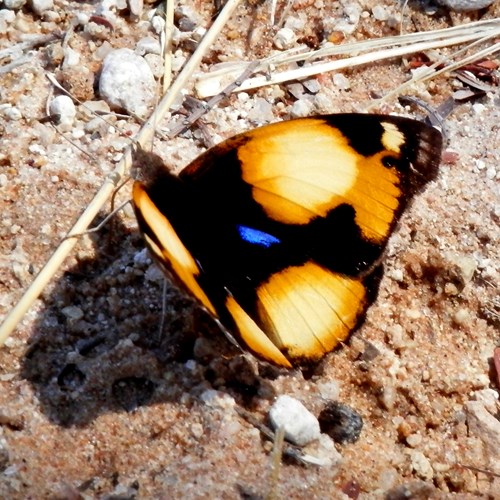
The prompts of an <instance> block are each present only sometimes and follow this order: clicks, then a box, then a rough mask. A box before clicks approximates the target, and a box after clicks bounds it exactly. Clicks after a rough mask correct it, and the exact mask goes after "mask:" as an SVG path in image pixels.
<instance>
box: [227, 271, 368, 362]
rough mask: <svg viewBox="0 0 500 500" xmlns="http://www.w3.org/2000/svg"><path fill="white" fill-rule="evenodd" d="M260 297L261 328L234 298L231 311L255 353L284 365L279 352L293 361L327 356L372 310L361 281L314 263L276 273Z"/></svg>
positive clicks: (259, 290) (260, 291)
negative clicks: (363, 316) (367, 311)
mask: <svg viewBox="0 0 500 500" xmlns="http://www.w3.org/2000/svg"><path fill="white" fill-rule="evenodd" d="M257 297H258V300H257V306H258V317H259V318H260V320H261V327H259V326H258V325H257V324H256V323H255V322H254V321H253V320H252V319H251V318H250V317H249V316H248V315H247V314H246V313H245V312H244V311H243V310H242V308H241V307H240V306H239V305H238V304H237V303H236V301H235V300H234V299H233V298H232V297H231V298H230V300H228V303H227V307H228V310H229V312H230V313H231V315H232V317H233V319H234V321H235V323H236V325H237V326H238V329H239V331H240V334H241V336H242V338H243V339H244V340H245V342H246V343H247V344H248V345H249V346H250V347H251V349H252V350H253V351H254V352H256V353H257V354H259V355H261V356H262V357H264V358H266V359H268V360H271V361H273V362H274V363H277V364H281V365H282V364H283V362H282V361H281V359H280V358H279V357H278V355H277V353H276V351H277V352H278V353H280V354H281V353H284V354H285V356H287V357H288V358H289V359H293V360H297V359H303V360H307V361H315V360H318V359H320V358H322V357H323V356H324V355H325V354H326V353H327V352H330V351H331V350H332V349H333V348H334V347H335V346H336V345H337V344H338V343H339V342H342V341H344V340H346V338H347V337H348V336H349V333H350V332H351V331H352V329H353V328H354V327H355V326H356V323H357V321H358V317H359V315H360V314H362V312H363V311H364V309H365V306H366V290H365V287H364V285H363V283H362V282H361V280H359V279H356V278H349V277H346V276H342V275H340V274H337V273H334V272H331V271H328V270H327V269H324V268H323V267H321V266H319V265H318V264H315V263H312V262H308V263H306V264H304V265H301V266H291V267H288V268H286V269H284V270H283V271H281V272H278V273H275V274H273V275H272V276H271V277H270V278H269V280H268V281H267V282H265V283H264V284H262V285H260V286H259V287H258V289H257ZM264 331H265V332H266V333H267V336H266V334H265V333H264ZM287 363H288V361H287ZM285 366H286V365H285Z"/></svg>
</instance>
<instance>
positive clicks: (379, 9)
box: [372, 5, 389, 21]
mask: <svg viewBox="0 0 500 500" xmlns="http://www.w3.org/2000/svg"><path fill="white" fill-rule="evenodd" d="M372 14H373V17H374V18H375V19H376V20H377V21H387V19H389V13H388V12H387V10H386V9H385V7H383V6H382V5H375V7H373V9H372Z"/></svg>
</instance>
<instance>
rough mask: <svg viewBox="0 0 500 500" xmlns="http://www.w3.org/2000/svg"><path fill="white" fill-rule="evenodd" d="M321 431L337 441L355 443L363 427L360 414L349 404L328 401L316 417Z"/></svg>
mask: <svg viewBox="0 0 500 500" xmlns="http://www.w3.org/2000/svg"><path fill="white" fill-rule="evenodd" d="M318 420H319V425H320V428H321V432H323V433H325V434H328V435H329V436H330V437H331V438H332V439H333V440H334V441H335V442H337V443H355V442H356V441H357V440H358V439H359V436H360V434H361V429H362V428H363V419H362V418H361V415H360V414H359V413H357V412H356V411H354V410H353V409H352V408H349V406H346V405H343V404H342V403H337V402H335V401H331V402H329V403H328V404H327V405H326V406H325V408H324V409H323V410H322V411H321V413H320V414H319V417H318Z"/></svg>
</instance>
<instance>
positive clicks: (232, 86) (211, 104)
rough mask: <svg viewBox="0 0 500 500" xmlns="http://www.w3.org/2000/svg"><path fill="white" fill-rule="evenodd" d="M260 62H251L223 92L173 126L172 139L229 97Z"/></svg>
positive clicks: (170, 135) (170, 133) (170, 134)
mask: <svg viewBox="0 0 500 500" xmlns="http://www.w3.org/2000/svg"><path fill="white" fill-rule="evenodd" d="M258 65H259V63H258V62H253V63H250V64H249V65H248V66H247V68H246V69H245V71H244V72H243V73H242V74H241V75H240V76H239V77H238V78H237V79H236V80H235V81H234V82H232V83H230V84H229V85H228V86H227V87H226V88H225V89H224V90H223V91H222V92H220V93H219V94H217V95H215V96H213V97H212V98H211V99H210V100H208V101H207V102H202V103H201V106H200V108H199V109H197V110H195V111H193V112H192V113H191V114H190V115H189V116H188V117H187V118H186V119H185V120H182V123H180V124H179V125H176V126H175V127H173V128H172V129H171V130H170V132H169V134H168V136H169V138H170V139H172V138H174V137H176V136H178V135H179V134H182V132H184V131H186V130H187V129H188V128H189V127H191V125H193V123H195V122H196V121H197V120H199V119H200V118H201V117H202V116H203V115H204V114H205V113H206V112H207V111H209V110H210V109H212V108H214V107H215V106H216V105H217V104H219V102H220V101H222V99H224V98H225V97H227V96H228V95H229V94H231V92H233V91H234V90H235V89H236V88H238V87H239V86H241V84H242V83H243V82H244V81H245V80H246V79H247V78H248V77H249V76H250V75H251V74H252V73H254V72H255V71H256V69H257V67H258Z"/></svg>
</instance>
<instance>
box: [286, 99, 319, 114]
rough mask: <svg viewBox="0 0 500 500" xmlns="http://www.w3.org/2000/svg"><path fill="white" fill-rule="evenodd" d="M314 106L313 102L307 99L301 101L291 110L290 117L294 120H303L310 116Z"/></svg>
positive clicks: (296, 102)
mask: <svg viewBox="0 0 500 500" xmlns="http://www.w3.org/2000/svg"><path fill="white" fill-rule="evenodd" d="M312 108H313V104H312V102H311V101H309V100H306V99H299V100H298V101H295V102H294V103H293V105H292V109H291V110H290V116H291V117H292V118H303V117H305V116H309V115H310V114H311V112H312Z"/></svg>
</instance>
